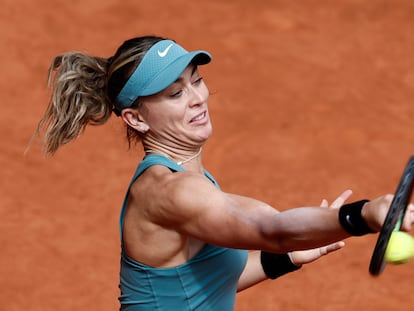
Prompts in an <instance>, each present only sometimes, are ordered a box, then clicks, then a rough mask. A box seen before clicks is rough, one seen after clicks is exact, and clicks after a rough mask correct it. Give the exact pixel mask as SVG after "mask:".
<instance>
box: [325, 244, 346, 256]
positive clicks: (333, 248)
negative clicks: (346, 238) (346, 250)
mask: <svg viewBox="0 0 414 311" xmlns="http://www.w3.org/2000/svg"><path fill="white" fill-rule="evenodd" d="M344 246H345V243H344V242H343V241H339V242H335V243H332V244H329V245H327V246H324V247H321V248H320V252H321V256H323V255H326V254H329V253H331V252H334V251H337V250H338V249H341V248H342V247H344Z"/></svg>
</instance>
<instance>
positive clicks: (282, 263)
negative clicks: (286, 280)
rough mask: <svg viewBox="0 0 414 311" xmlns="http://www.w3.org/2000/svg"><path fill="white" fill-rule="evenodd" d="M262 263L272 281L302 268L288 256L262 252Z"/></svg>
mask: <svg viewBox="0 0 414 311" xmlns="http://www.w3.org/2000/svg"><path fill="white" fill-rule="evenodd" d="M260 262H261V263H262V267H263V271H264V273H265V274H266V276H267V277H268V278H269V279H272V280H274V279H276V278H278V277H280V276H282V275H284V274H286V273H289V272H293V271H296V270H298V269H300V268H301V267H300V266H296V265H295V264H294V263H293V262H292V261H291V260H290V257H289V255H288V254H274V253H268V252H261V254H260Z"/></svg>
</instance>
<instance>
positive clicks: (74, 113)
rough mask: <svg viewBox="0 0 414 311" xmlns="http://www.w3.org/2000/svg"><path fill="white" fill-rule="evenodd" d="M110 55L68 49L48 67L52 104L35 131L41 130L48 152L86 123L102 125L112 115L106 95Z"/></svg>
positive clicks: (69, 139) (110, 105)
mask: <svg viewBox="0 0 414 311" xmlns="http://www.w3.org/2000/svg"><path fill="white" fill-rule="evenodd" d="M107 68H108V59H105V58H99V57H93V56H88V55H85V54H83V53H79V52H69V53H65V54H62V55H59V56H56V57H55V58H54V60H53V61H52V64H51V66H50V69H49V78H48V86H49V87H51V89H52V94H51V98H50V101H49V105H48V107H47V109H46V112H45V114H44V116H43V118H42V119H41V120H40V122H39V124H38V126H37V129H36V131H35V134H34V135H36V134H39V133H40V132H41V131H42V130H45V133H44V146H45V150H44V151H45V153H46V154H52V155H53V154H54V153H55V152H56V151H57V149H58V148H59V147H60V146H62V145H64V144H67V143H69V142H70V141H72V140H73V139H75V138H77V137H78V136H79V135H80V134H81V133H82V132H83V131H84V130H85V127H86V126H87V125H101V124H103V123H105V122H106V121H107V120H108V119H109V117H110V116H111V112H112V110H113V105H112V103H111V101H110V100H109V98H108V96H107V91H106V79H107Z"/></svg>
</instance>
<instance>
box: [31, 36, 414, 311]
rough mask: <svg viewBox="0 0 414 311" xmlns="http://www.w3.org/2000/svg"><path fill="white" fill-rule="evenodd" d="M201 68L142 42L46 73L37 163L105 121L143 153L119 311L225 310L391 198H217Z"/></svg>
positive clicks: (194, 55) (128, 216)
mask: <svg viewBox="0 0 414 311" xmlns="http://www.w3.org/2000/svg"><path fill="white" fill-rule="evenodd" d="M210 61H211V55H210V54H209V53H208V52H206V51H202V50H198V51H192V52H188V51H187V50H185V49H184V48H183V47H181V46H180V45H178V44H177V43H176V42H175V41H173V40H169V39H165V38H161V37H154V36H145V37H139V38H133V39H130V40H128V41H125V42H124V43H123V44H122V45H121V46H120V47H119V49H118V50H117V51H116V53H115V55H114V56H113V57H110V58H109V59H107V58H102V57H95V56H90V55H86V54H83V53H71V52H69V53H65V54H62V55H59V56H57V57H56V58H55V59H54V61H53V63H52V65H51V69H50V76H51V77H52V78H51V84H52V95H51V99H50V103H49V106H48V108H47V110H46V112H45V115H44V116H43V118H42V119H41V121H40V122H39V126H38V128H37V131H36V132H37V133H39V132H41V131H43V130H44V131H45V133H44V134H45V151H46V152H47V153H50V154H54V153H55V152H56V151H57V150H58V148H59V147H60V146H62V145H63V144H66V143H68V142H70V141H72V140H74V139H75V138H76V137H78V135H79V134H80V133H81V132H82V131H83V130H84V128H85V127H86V126H87V125H88V124H93V125H99V124H103V123H105V122H106V121H107V120H108V118H109V117H110V116H111V114H112V112H114V113H115V114H116V115H117V116H119V117H120V118H121V119H122V121H123V122H124V123H125V125H126V133H127V138H128V141H129V143H130V144H131V143H134V142H140V143H141V144H142V146H143V150H144V151H145V157H144V158H143V159H140V160H139V165H138V167H137V170H136V171H135V173H134V175H133V178H132V180H131V183H130V185H129V186H128V187H127V190H126V195H125V201H124V202H123V206H122V209H121V217H120V234H121V250H122V252H121V267H120V290H121V292H120V297H119V301H120V304H121V310H125V311H126V310H128V311H138V310H151V311H154V310H180V311H183V310H220V311H226V310H227V311H230V310H233V308H234V302H235V297H236V293H237V292H238V291H241V290H244V289H246V288H249V287H250V286H252V285H254V284H257V283H258V282H261V281H263V280H266V279H269V278H271V279H275V278H277V277H279V276H282V275H284V274H286V273H289V272H292V271H295V270H297V269H299V268H300V267H301V265H303V264H306V263H309V262H312V261H314V260H316V259H318V258H320V257H321V256H323V255H325V254H328V253H330V252H332V251H335V250H337V249H339V248H341V247H342V246H343V245H344V243H343V242H342V240H343V239H346V238H348V237H350V236H361V235H364V234H368V233H371V232H377V231H378V230H380V229H381V225H382V223H383V221H384V218H385V215H386V213H387V210H388V208H389V205H390V202H391V200H392V195H384V196H381V197H378V198H376V199H374V200H371V201H366V200H364V201H358V202H354V203H350V204H344V203H345V201H346V200H347V199H348V198H349V196H350V195H351V191H350V190H347V191H344V193H343V194H341V195H340V196H339V197H338V199H337V200H335V202H333V203H332V204H331V205H330V206H328V204H327V202H326V201H324V203H323V204H322V206H310V207H299V208H292V209H289V210H286V211H283V212H278V211H277V210H276V209H275V208H274V207H272V206H269V205H268V204H266V203H264V202H261V201H259V200H256V199H254V198H251V197H246V196H242V195H238V194H233V193H227V192H225V191H223V190H221V189H220V187H219V184H218V183H217V181H216V180H215V179H214V178H213V176H212V175H211V174H210V173H209V172H208V171H207V170H206V169H205V168H204V166H203V162H202V147H203V145H204V144H205V142H206V141H207V139H208V138H209V137H210V135H211V133H212V125H211V119H210V114H209V110H208V98H209V90H208V88H207V85H206V84H205V82H204V80H203V78H202V76H201V75H200V72H199V66H202V65H205V64H207V63H209V62H210ZM246 169H249V168H246ZM410 209H411V210H412V206H410ZM407 214H408V215H409V216H407V217H406V219H405V221H404V224H403V229H405V230H409V229H410V228H411V224H412V222H413V218H412V217H411V214H412V213H411V212H410V213H407Z"/></svg>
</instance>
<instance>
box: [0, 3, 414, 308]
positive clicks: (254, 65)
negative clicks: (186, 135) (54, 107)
mask: <svg viewBox="0 0 414 311" xmlns="http://www.w3.org/2000/svg"><path fill="white" fill-rule="evenodd" d="M0 4H1V9H0V16H1V18H0V25H1V27H0V44H1V49H0V53H1V54H0V62H1V74H0V91H1V94H2V103H1V106H2V109H1V114H0V118H1V122H0V126H1V132H0V133H1V135H2V137H1V142H2V145H1V146H2V147H1V153H0V166H1V179H0V183H1V184H0V186H1V187H0V194H1V195H0V217H1V224H0V230H1V231H0V242H1V253H0V254H1V255H0V309H1V310H7V311H23V310H24V311H29V310H30V311H49V310H53V311H56V310H59V311H66V310H71V311H72V310H90V311H94V310H96V311H98V310H99V311H109V310H117V309H118V301H117V297H118V263H119V250H120V249H119V234H118V213H119V209H120V205H121V201H122V199H123V196H124V191H125V188H126V186H127V184H128V182H129V179H130V177H131V174H132V173H133V171H134V169H135V166H136V163H137V162H138V160H139V159H140V158H141V157H142V150H141V149H140V148H137V149H133V150H130V151H128V150H127V144H126V141H125V139H124V129H123V126H122V124H121V123H120V120H117V119H116V118H115V117H113V118H111V120H110V122H109V123H108V124H106V125H105V126H101V127H94V128H88V129H87V130H86V132H85V133H84V135H83V136H82V137H81V138H80V139H79V140H78V141H77V142H75V143H73V144H70V145H67V146H65V147H64V148H62V149H61V150H59V152H58V153H57V154H56V156H55V157H53V158H47V157H44V156H43V155H42V153H41V147H40V140H39V139H36V140H35V142H34V145H33V146H32V148H31V150H30V152H29V153H28V154H27V155H26V156H23V152H24V150H25V148H26V146H27V144H28V142H29V139H30V137H31V135H32V133H33V130H34V128H35V126H36V124H37V121H38V120H39V118H40V116H41V115H42V113H43V112H44V110H45V108H46V105H47V100H48V90H47V88H46V78H47V69H48V66H49V64H50V61H51V59H52V57H53V56H55V55H56V54H59V53H62V52H65V51H70V50H78V51H83V52H87V53H91V54H95V55H100V56H104V57H108V56H111V55H112V53H113V52H114V51H115V49H116V48H117V47H118V45H119V44H121V43H122V42H123V41H124V40H126V39H128V38H130V37H134V36H139V35H145V34H157V35H162V36H167V37H171V38H173V39H175V40H177V41H178V42H179V43H181V44H182V45H184V46H185V47H187V48H188V49H206V50H208V51H210V52H211V53H212V54H213V56H214V60H213V62H212V63H211V65H208V66H206V67H203V68H202V70H201V72H202V75H203V76H204V78H205V80H206V82H207V84H208V86H209V88H210V90H211V91H212V92H213V93H214V95H212V96H211V98H210V110H211V114H212V119H213V126H214V134H213V136H212V138H211V140H210V141H209V142H208V144H207V145H206V147H205V148H204V153H203V159H204V161H205V164H206V168H207V169H208V170H209V171H211V172H212V173H213V175H214V176H215V177H217V179H218V181H219V182H220V184H221V187H222V188H223V190H225V191H231V192H235V193H240V194H245V195H250V196H254V197H256V198H259V199H262V200H264V201H266V202H268V203H271V204H273V205H274V206H276V207H277V208H279V209H280V210H283V209H286V208H289V207H294V206H303V205H319V203H320V202H321V200H322V199H323V198H326V199H328V200H330V201H332V200H333V199H334V198H336V196H337V195H339V194H340V193H341V192H342V191H343V190H345V189H347V188H351V189H353V190H354V195H353V197H352V200H357V199H362V198H373V197H375V196H377V195H382V194H385V193H389V192H393V191H394V190H395V188H396V185H397V183H398V179H399V177H400V174H401V173H402V170H403V168H404V166H405V164H406V162H407V160H408V158H409V156H410V155H411V154H414V131H413V130H412V128H413V117H414V106H413V98H414V35H413V29H414V2H413V1H411V0H370V1H368V0H365V1H364V0H348V1H346V0H336V1H331V0H320V1H317V0H305V1H289V0H273V1H270V0H262V1H251V0H229V1H223V0H208V1H187V0H151V1H142V0H123V1H121V0H71V1H63V0H36V1H32V0H1V1H0ZM376 237H377V236H376V235H372V236H366V237H362V238H353V239H349V240H348V242H347V246H346V248H344V249H343V250H341V251H340V252H338V253H335V254H332V255H330V256H328V257H325V258H323V259H322V260H320V261H318V262H316V263H313V264H310V265H308V266H306V267H305V268H304V269H302V270H300V271H298V272H296V273H294V274H291V275H288V276H286V277H284V278H282V279H279V280H276V281H268V282H265V283H262V284H261V285H259V286H256V287H254V288H252V289H250V290H247V291H245V292H243V293H241V294H239V295H238V299H237V306H236V311H247V310H249V311H250V310H263V311H265V310H310V311H313V310H319V311H320V310H340V311H342V310H343V311H345V310H357V309H360V310H365V311H374V310H413V308H414V307H413V303H414V296H413V284H414V262H410V263H408V264H406V265H403V266H387V268H386V270H385V272H384V273H383V275H381V276H380V277H379V278H373V277H371V276H370V275H369V274H368V265H369V261H370V257H371V253H372V249H373V247H374V245H375V241H376ZM217 311H221V310H217Z"/></svg>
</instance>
